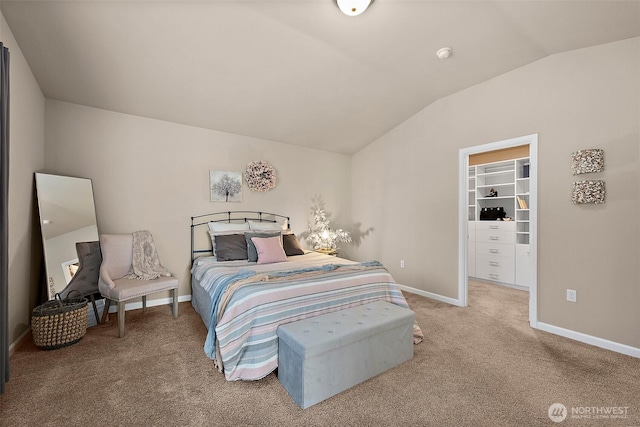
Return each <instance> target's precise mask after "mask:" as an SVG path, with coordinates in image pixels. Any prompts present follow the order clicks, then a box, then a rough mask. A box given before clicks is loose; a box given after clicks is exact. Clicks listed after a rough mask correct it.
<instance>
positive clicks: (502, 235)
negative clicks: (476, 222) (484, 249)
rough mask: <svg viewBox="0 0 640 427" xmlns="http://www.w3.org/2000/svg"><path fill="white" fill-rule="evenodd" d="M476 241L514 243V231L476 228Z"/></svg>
mask: <svg viewBox="0 0 640 427" xmlns="http://www.w3.org/2000/svg"><path fill="white" fill-rule="evenodd" d="M476 242H486V243H509V244H512V245H515V243H516V233H515V232H514V231H502V230H476Z"/></svg>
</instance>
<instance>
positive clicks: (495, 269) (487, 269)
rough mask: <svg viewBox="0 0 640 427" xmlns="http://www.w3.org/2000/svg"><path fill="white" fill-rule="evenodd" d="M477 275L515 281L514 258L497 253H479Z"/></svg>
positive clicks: (503, 280) (499, 280)
mask: <svg viewBox="0 0 640 427" xmlns="http://www.w3.org/2000/svg"><path fill="white" fill-rule="evenodd" d="M476 277H479V278H481V279H487V280H495V281H496V282H505V283H514V281H515V263H514V259H513V258H509V257H503V256H497V255H477V256H476Z"/></svg>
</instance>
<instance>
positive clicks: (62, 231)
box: [35, 172, 99, 299]
mask: <svg viewBox="0 0 640 427" xmlns="http://www.w3.org/2000/svg"><path fill="white" fill-rule="evenodd" d="M35 182H36V198H37V201H38V215H39V223H40V232H41V236H42V251H43V255H44V262H45V272H46V277H47V279H46V288H47V289H46V295H47V296H48V298H49V299H53V298H55V294H56V293H59V292H61V291H62V290H63V289H64V288H65V287H66V286H67V285H68V284H69V281H70V280H71V278H72V277H73V276H70V274H69V272H68V271H65V266H66V265H68V264H73V263H74V262H75V263H77V262H78V255H77V252H76V246H75V244H76V243H77V242H87V241H97V240H98V239H99V234H98V222H97V218H96V209H95V198H94V193H93V182H92V181H91V179H89V178H81V177H74V176H66V175H59V174H52V173H45V172H36V173H35ZM53 190H56V191H53ZM78 196H80V197H78ZM89 205H90V206H89ZM53 240H55V241H53ZM56 257H57V258H56ZM56 269H57V270H59V271H57V270H56Z"/></svg>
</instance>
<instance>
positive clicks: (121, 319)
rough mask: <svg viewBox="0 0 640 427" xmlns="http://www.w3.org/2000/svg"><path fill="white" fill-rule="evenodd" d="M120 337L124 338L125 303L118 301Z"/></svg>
mask: <svg viewBox="0 0 640 427" xmlns="http://www.w3.org/2000/svg"><path fill="white" fill-rule="evenodd" d="M118 337H119V338H122V337H124V301H118Z"/></svg>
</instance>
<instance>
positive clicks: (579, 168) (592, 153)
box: [571, 148, 604, 175]
mask: <svg viewBox="0 0 640 427" xmlns="http://www.w3.org/2000/svg"><path fill="white" fill-rule="evenodd" d="M603 170H604V150H600V149H598V148H590V149H588V150H580V151H576V152H575V153H571V172H572V173H573V174H574V175H580V174H581V173H594V172H602V171H603Z"/></svg>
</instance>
